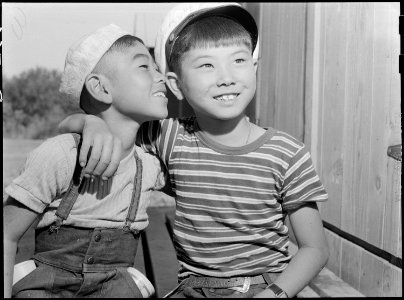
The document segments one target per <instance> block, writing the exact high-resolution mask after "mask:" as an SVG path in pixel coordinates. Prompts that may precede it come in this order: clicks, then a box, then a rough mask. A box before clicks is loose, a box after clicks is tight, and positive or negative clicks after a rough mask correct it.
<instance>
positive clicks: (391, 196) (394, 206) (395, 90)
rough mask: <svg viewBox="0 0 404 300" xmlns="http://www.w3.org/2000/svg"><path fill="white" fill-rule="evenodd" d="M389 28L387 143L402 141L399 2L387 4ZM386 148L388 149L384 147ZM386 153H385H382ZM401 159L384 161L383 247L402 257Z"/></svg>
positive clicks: (392, 143) (394, 143) (395, 143)
mask: <svg viewBox="0 0 404 300" xmlns="http://www.w3.org/2000/svg"><path fill="white" fill-rule="evenodd" d="M389 11H390V18H389V19H390V25H389V26H388V28H389V29H390V34H389V36H390V37H391V41H390V43H391V44H392V47H391V52H390V53H389V54H388V56H389V58H390V60H391V64H390V74H389V75H388V76H389V77H390V78H391V81H390V97H389V99H388V102H389V112H388V129H389V130H388V133H389V139H388V145H387V146H390V145H397V144H401V143H402V140H401V104H400V96H401V95H400V74H399V72H398V71H399V70H398V65H399V61H398V59H399V49H400V38H399V35H398V18H399V15H400V5H399V3H390V4H389ZM385 151H387V149H386V150H385ZM385 153H386V152H385ZM401 168H402V164H401V162H398V161H395V160H394V159H393V158H391V157H389V158H388V161H387V195H386V200H385V210H384V228H383V249H385V250H386V251H388V252H390V253H392V254H393V255H396V256H398V257H402V231H401V229H402V216H401V173H402V169H401Z"/></svg>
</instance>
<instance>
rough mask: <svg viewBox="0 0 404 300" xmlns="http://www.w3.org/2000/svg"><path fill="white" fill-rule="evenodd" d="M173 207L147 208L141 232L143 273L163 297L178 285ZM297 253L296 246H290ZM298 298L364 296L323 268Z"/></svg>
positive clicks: (157, 293) (157, 295)
mask: <svg viewBox="0 0 404 300" xmlns="http://www.w3.org/2000/svg"><path fill="white" fill-rule="evenodd" d="M174 209H175V208H174V207H173V206H168V207H151V208H149V209H148V214H149V218H150V224H149V227H148V228H147V229H146V230H145V232H144V234H143V235H142V250H143V257H144V264H145V274H146V276H147V277H148V278H149V280H150V281H151V282H152V283H153V285H154V286H155V289H156V295H155V296H156V297H163V296H164V295H166V294H167V293H168V292H169V291H171V290H172V289H173V288H174V287H175V286H176V285H177V271H178V267H179V265H178V260H177V258H176V255H175V250H174V246H173V244H172V234H173V229H172V228H173V220H174V214H175V211H174ZM289 249H290V251H291V252H292V253H296V251H297V246H296V245H295V244H293V243H291V245H290V246H289ZM297 297H298V298H322V297H365V296H364V295H363V294H361V293H360V292H358V291H357V290H356V289H354V288H353V287H352V286H350V285H349V284H348V283H346V282H345V281H343V280H341V278H339V277H338V276H336V275H335V274H334V273H333V272H331V271H330V270H328V269H327V268H324V269H323V270H322V271H321V272H320V273H319V275H318V276H317V277H316V278H315V279H314V280H312V282H311V283H310V284H309V285H308V286H307V287H306V288H304V289H303V290H302V291H301V292H300V293H299V294H298V295H297Z"/></svg>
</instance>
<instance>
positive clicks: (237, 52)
mask: <svg viewBox="0 0 404 300" xmlns="http://www.w3.org/2000/svg"><path fill="white" fill-rule="evenodd" d="M239 53H247V54H251V53H250V51H248V50H245V49H241V50H237V51H235V52H233V53H231V55H236V54H239ZM213 56H214V55H207V54H202V55H200V56H197V57H195V58H194V59H193V60H192V61H196V60H198V59H203V58H211V57H213Z"/></svg>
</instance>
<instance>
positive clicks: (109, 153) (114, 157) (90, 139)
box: [79, 115, 122, 180]
mask: <svg viewBox="0 0 404 300" xmlns="http://www.w3.org/2000/svg"><path fill="white" fill-rule="evenodd" d="M82 139H83V142H82V145H81V149H80V156H79V160H80V165H81V166H86V167H85V175H84V176H86V177H90V175H93V176H100V175H102V179H103V180H108V178H109V177H111V176H112V175H113V174H114V173H115V171H116V170H117V169H118V165H119V162H120V157H121V155H122V142H121V140H120V139H119V138H117V137H114V136H113V135H112V133H111V132H110V131H109V128H108V126H107V125H106V123H105V122H104V121H103V120H102V119H100V118H98V117H96V116H92V115H87V116H86V117H85V123H84V128H83V137H82ZM87 158H88V161H87ZM86 162H87V165H86Z"/></svg>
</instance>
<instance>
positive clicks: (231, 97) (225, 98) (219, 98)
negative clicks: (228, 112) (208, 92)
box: [213, 93, 240, 102]
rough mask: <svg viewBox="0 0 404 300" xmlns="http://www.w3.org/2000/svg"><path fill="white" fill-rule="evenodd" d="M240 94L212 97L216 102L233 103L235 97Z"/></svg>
mask: <svg viewBox="0 0 404 300" xmlns="http://www.w3.org/2000/svg"><path fill="white" fill-rule="evenodd" d="M238 95H240V94H237V93H235V94H224V95H220V96H216V97H213V98H214V99H215V100H217V101H222V102H227V101H233V100H235V99H236V98H237V96H238Z"/></svg>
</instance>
